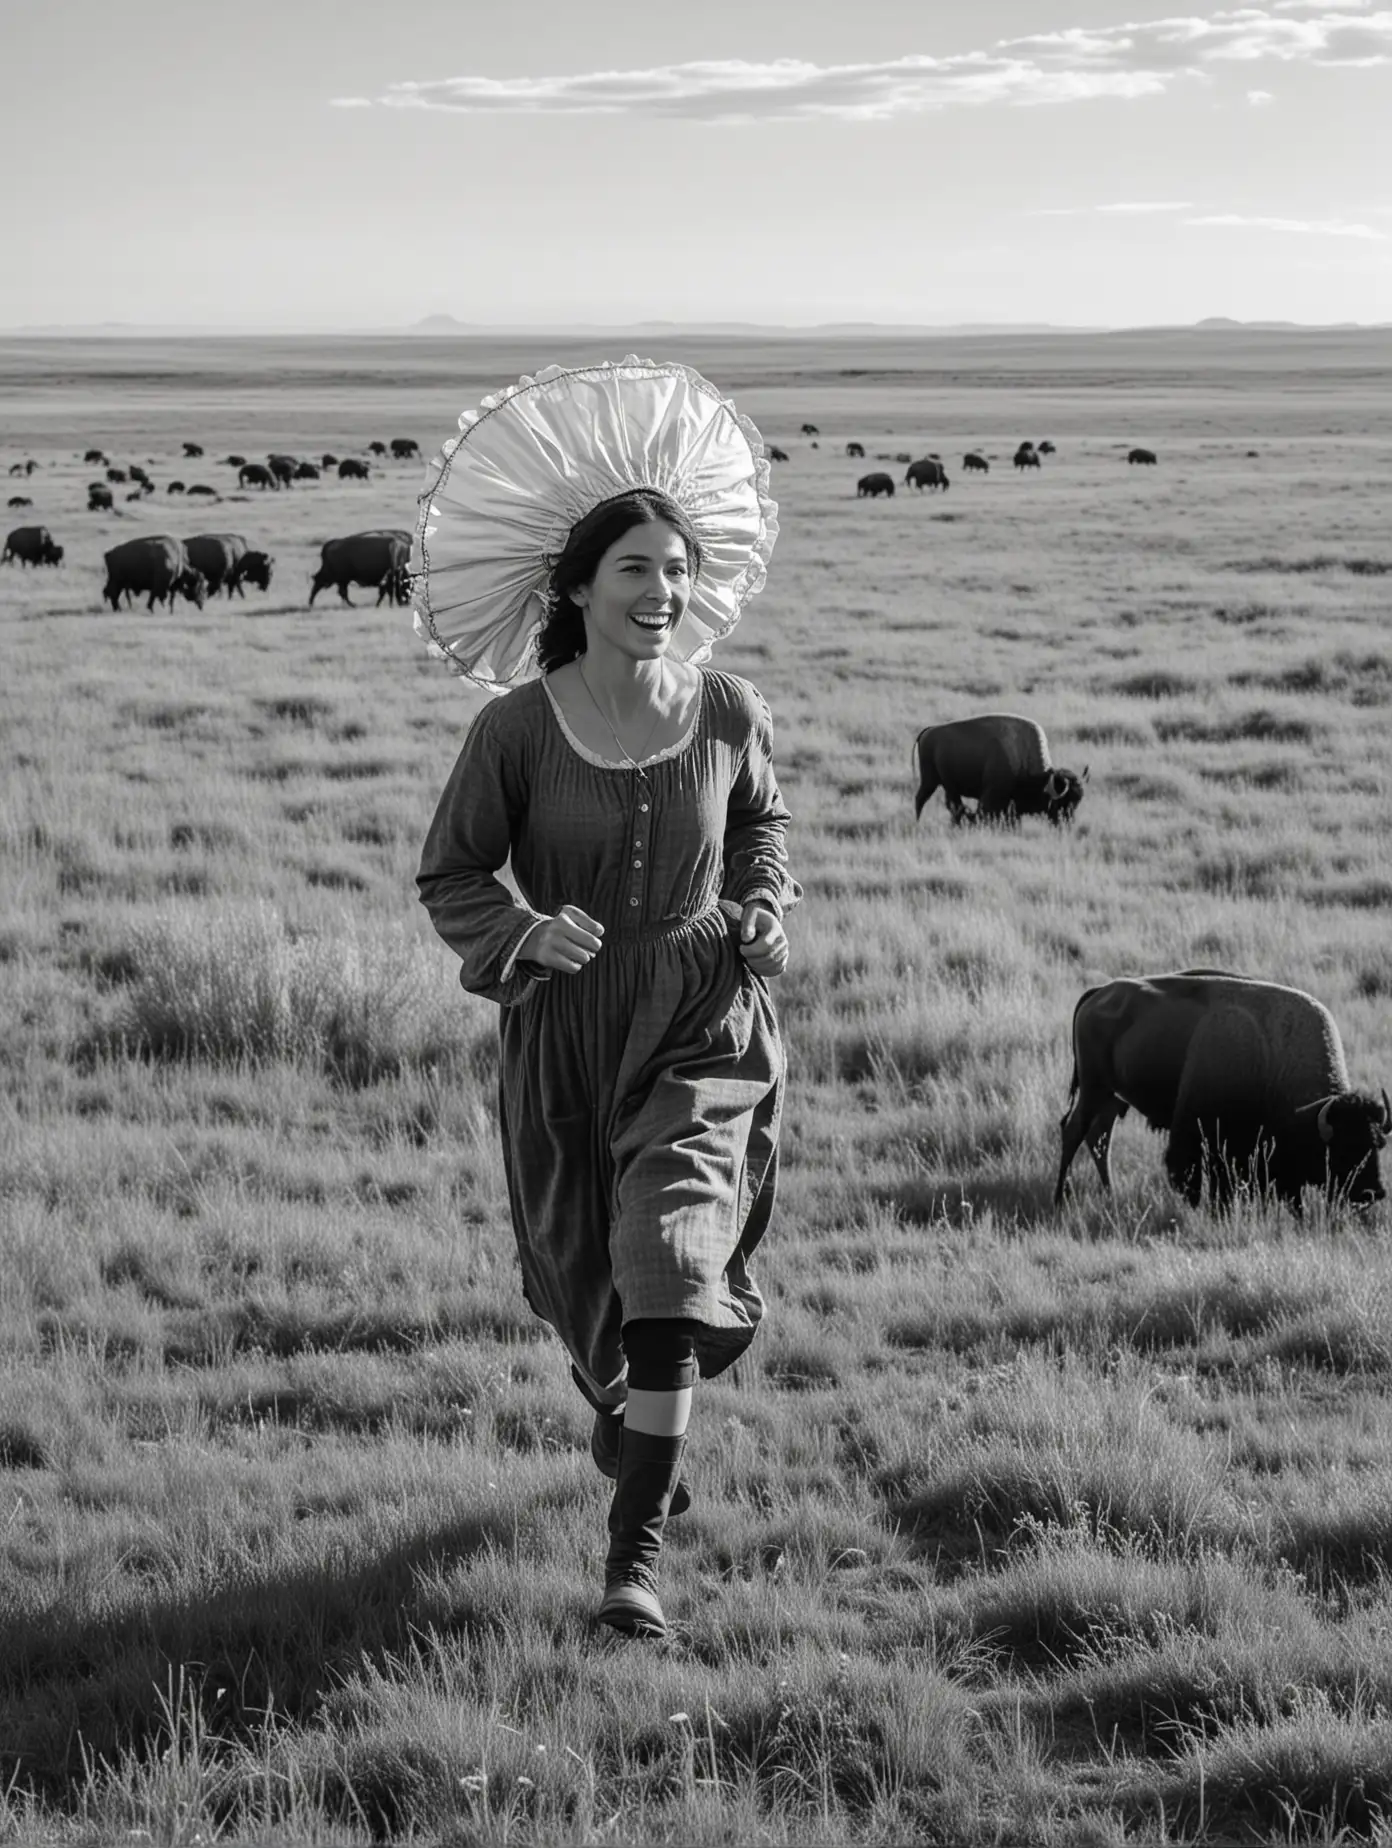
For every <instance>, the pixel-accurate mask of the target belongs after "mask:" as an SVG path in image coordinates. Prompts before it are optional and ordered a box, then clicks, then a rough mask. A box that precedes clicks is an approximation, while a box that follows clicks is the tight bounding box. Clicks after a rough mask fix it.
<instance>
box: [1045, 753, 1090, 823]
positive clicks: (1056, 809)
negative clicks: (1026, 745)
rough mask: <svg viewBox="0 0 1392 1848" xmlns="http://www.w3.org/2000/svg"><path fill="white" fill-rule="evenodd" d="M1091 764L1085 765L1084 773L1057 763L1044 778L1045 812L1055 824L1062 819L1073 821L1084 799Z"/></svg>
mask: <svg viewBox="0 0 1392 1848" xmlns="http://www.w3.org/2000/svg"><path fill="white" fill-rule="evenodd" d="M1089 768H1090V766H1089V765H1087V764H1084V765H1083V771H1082V775H1081V776H1079V775H1077V774H1076V773H1075V772H1074V771H1072V770H1062V769H1060V768H1059V767H1058V766H1057V765H1055V767H1054V768H1053V769H1052V770H1051V771H1050V772H1049V774H1048V775H1047V776H1046V777H1045V779H1044V813H1045V814H1046V815H1047V816H1048V817H1049V820H1050V821H1052V822H1053V823H1054V825H1055V826H1057V825H1058V823H1059V822H1061V821H1072V819H1073V816H1074V814H1075V813H1076V812H1077V808H1078V804H1079V803H1080V802H1081V801H1082V799H1083V784H1084V783H1086V782H1087V780H1088V770H1089Z"/></svg>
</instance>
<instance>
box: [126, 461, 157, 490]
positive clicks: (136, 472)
mask: <svg viewBox="0 0 1392 1848" xmlns="http://www.w3.org/2000/svg"><path fill="white" fill-rule="evenodd" d="M129 473H130V478H131V480H132V481H138V482H139V483H140V485H141V487H143V488H152V487H153V486H154V485H155V484H154V482H153V481H151V479H150V477H149V476H148V475H147V474H146V473H145V470H144V469H143V468H141V466H140V464H139V463H138V462H132V463H131V466H130V470H129Z"/></svg>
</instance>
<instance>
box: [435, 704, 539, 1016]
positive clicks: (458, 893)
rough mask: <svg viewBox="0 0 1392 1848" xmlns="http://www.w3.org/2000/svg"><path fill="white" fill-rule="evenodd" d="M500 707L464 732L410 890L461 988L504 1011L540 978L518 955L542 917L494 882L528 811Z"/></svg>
mask: <svg viewBox="0 0 1392 1848" xmlns="http://www.w3.org/2000/svg"><path fill="white" fill-rule="evenodd" d="M511 697H512V695H510V694H509V695H507V696H506V698H511ZM504 704H505V699H499V700H496V701H494V702H493V703H492V704H491V705H488V706H485V707H484V709H483V711H482V712H480V713H479V715H478V717H477V718H476V719H475V720H474V723H473V725H472V726H471V727H470V730H469V735H468V737H467V738H466V739H465V740H464V748H463V750H462V751H461V752H460V753H459V757H458V760H457V761H456V763H455V766H454V769H453V771H452V772H451V774H450V779H449V781H448V782H447V783H446V784H445V788H444V793H443V795H442V796H441V797H440V801H439V805H438V807H437V808H436V810H435V819H434V820H433V821H432V822H431V824H430V831H429V833H428V834H427V835H426V837H425V847H424V849H423V850H422V853H421V864H420V871H419V873H417V875H416V886H417V888H418V890H419V892H420V898H421V903H422V904H423V905H424V906H425V908H426V910H427V911H428V912H429V913H430V921H431V923H432V924H433V925H434V926H435V929H436V930H437V931H438V932H439V934H440V936H441V937H443V938H444V940H445V942H446V943H447V944H448V945H449V947H450V948H451V949H452V950H453V951H454V953H455V955H456V956H457V957H458V958H459V960H460V964H461V967H460V971H459V980H460V984H461V986H462V987H464V988H466V989H467V990H468V991H469V993H470V994H474V995H481V996H482V997H483V998H484V1000H485V1001H498V1002H501V1003H502V1004H503V1006H505V1007H506V1006H509V1005H511V1004H512V1003H513V1002H515V1001H520V1000H521V999H522V997H523V996H524V995H525V994H526V993H527V991H528V990H529V989H530V988H531V986H532V984H533V982H534V981H537V980H543V981H544V980H546V979H547V977H546V976H544V975H542V976H538V975H536V974H533V973H530V972H529V971H530V965H528V964H525V963H522V964H519V963H518V955H517V952H518V950H519V949H520V948H521V945H522V940H523V938H524V937H525V936H526V935H527V933H528V932H529V931H530V930H531V929H532V928H533V926H534V925H536V924H539V923H542V922H543V921H544V914H543V913H541V912H539V911H533V910H531V909H530V908H529V907H528V906H526V905H523V904H521V903H520V902H519V901H518V900H517V899H516V898H514V897H513V895H512V893H511V892H509V890H508V889H507V887H506V886H505V885H504V884H503V882H502V881H501V880H500V879H499V878H498V877H497V873H498V870H499V868H500V867H502V865H503V864H504V862H505V861H506V860H507V857H508V855H509V853H510V852H511V851H512V843H513V839H514V837H515V835H516V833H517V830H518V826H519V824H520V822H521V819H522V816H523V814H524V813H525V810H526V806H527V787H526V779H525V777H524V776H522V775H521V774H519V771H518V769H517V767H516V765H515V763H514V762H513V760H512V758H511V756H510V754H509V752H508V750H507V747H506V745H505V743H504V740H503V739H502V738H501V737H500V736H499V735H498V734H499V725H498V716H499V713H500V711H501V708H502V706H503V705H504Z"/></svg>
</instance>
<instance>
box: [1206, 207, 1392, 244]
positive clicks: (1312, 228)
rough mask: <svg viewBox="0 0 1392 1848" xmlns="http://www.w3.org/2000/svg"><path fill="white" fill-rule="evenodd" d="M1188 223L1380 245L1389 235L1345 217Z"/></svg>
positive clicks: (1227, 215)
mask: <svg viewBox="0 0 1392 1848" xmlns="http://www.w3.org/2000/svg"><path fill="white" fill-rule="evenodd" d="M1184 222H1185V224H1186V225H1216V226H1220V227H1222V228H1223V229H1232V230H1246V231H1293V232H1296V233H1298V234H1299V235H1300V236H1302V237H1361V238H1371V239H1373V240H1375V241H1376V242H1379V243H1381V242H1383V241H1385V239H1386V236H1387V233H1386V232H1385V231H1377V230H1375V229H1374V228H1373V226H1372V225H1361V224H1350V223H1349V222H1348V221H1347V220H1345V219H1343V218H1261V217H1253V216H1249V215H1248V214H1247V213H1244V212H1209V213H1206V214H1205V215H1204V216H1203V217H1201V218H1186V219H1185V220H1184Z"/></svg>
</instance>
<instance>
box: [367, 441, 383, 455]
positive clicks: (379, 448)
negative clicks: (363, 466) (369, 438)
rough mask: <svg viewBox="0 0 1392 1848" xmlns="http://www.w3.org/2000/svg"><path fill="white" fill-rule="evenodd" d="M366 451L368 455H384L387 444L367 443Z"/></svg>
mask: <svg viewBox="0 0 1392 1848" xmlns="http://www.w3.org/2000/svg"><path fill="white" fill-rule="evenodd" d="M367 453H368V454H369V455H370V456H384V455H385V454H386V453H387V446H386V444H385V443H369V444H368V446H367Z"/></svg>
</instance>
